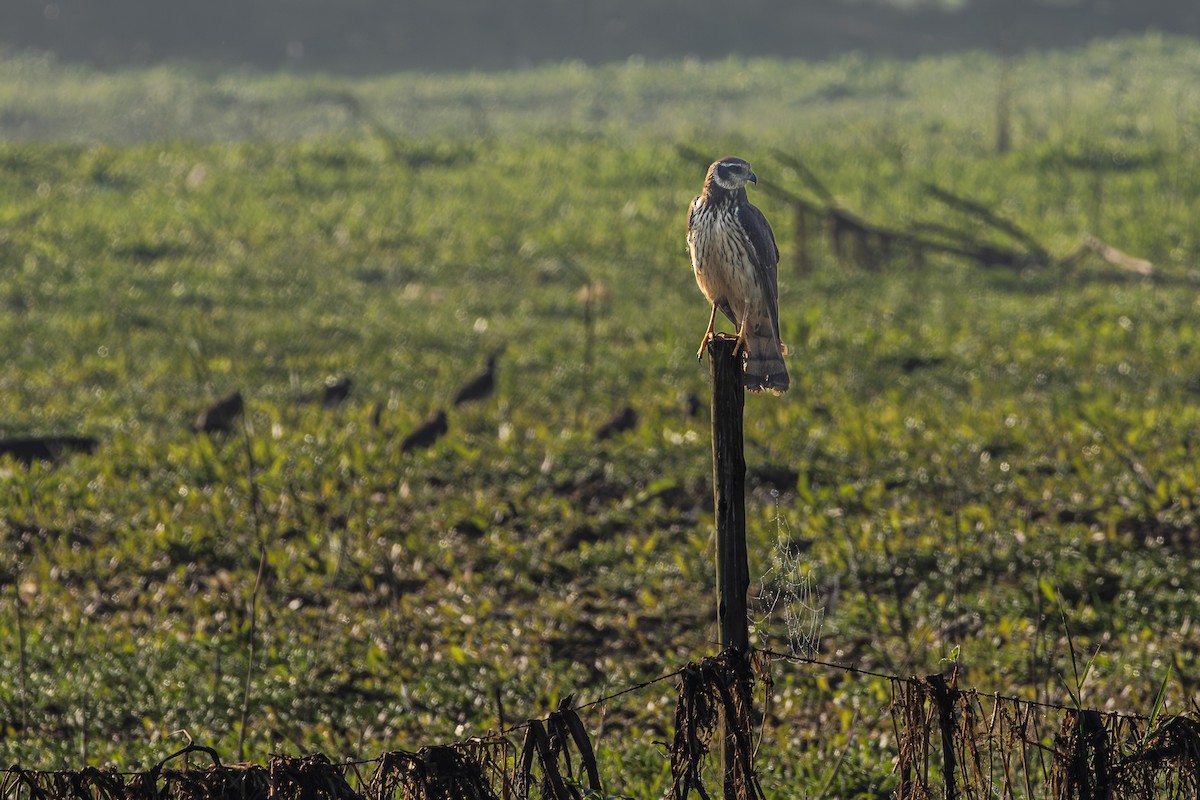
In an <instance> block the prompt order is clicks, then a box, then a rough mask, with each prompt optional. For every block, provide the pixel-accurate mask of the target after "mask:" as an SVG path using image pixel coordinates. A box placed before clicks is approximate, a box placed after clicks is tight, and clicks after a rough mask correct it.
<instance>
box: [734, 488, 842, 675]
mask: <svg viewBox="0 0 1200 800" xmlns="http://www.w3.org/2000/svg"><path fill="white" fill-rule="evenodd" d="M771 494H772V496H774V497H775V498H776V513H775V519H774V522H775V547H774V548H773V549H772V550H771V564H770V566H769V567H768V568H767V571H766V572H765V573H764V574H763V576H762V578H761V579H760V580H759V590H758V596H757V597H755V598H752V608H753V614H755V615H757V616H754V617H753V618H752V619H751V624H752V626H753V633H754V635H755V636H756V637H757V639H758V646H759V647H762V648H765V649H768V650H779V651H782V652H787V653H788V654H790V655H794V656H800V657H802V658H815V657H816V656H817V655H818V653H819V651H820V646H821V626H822V624H823V623H824V621H825V606H824V604H823V603H822V597H821V592H820V589H819V588H818V587H817V586H816V585H815V584H814V583H813V579H812V572H811V570H810V569H809V568H808V561H807V560H806V559H805V558H804V551H805V550H806V549H807V547H806V546H805V545H806V543H805V542H804V541H803V540H797V539H794V538H793V537H792V535H791V533H792V532H791V529H790V528H789V527H788V524H787V520H785V519H783V517H782V516H780V515H779V500H778V497H779V493H778V492H777V491H773V492H771ZM781 643H782V644H783V645H784V647H780V646H779V645H780V644H781Z"/></svg>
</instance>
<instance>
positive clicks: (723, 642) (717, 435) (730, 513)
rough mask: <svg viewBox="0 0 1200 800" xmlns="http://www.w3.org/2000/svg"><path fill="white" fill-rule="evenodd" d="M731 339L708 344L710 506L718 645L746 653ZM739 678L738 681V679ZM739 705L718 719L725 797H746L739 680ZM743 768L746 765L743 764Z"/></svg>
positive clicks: (745, 570)
mask: <svg viewBox="0 0 1200 800" xmlns="http://www.w3.org/2000/svg"><path fill="white" fill-rule="evenodd" d="M734 344H735V342H734V340H733V339H732V338H720V337H713V338H712V339H711V340H710V341H709V345H708V363H709V365H710V366H709V370H710V371H709V374H710V377H711V379H712V444H713V508H714V511H715V517H716V525H717V548H716V561H717V644H718V646H719V647H720V649H721V650H722V651H723V650H726V649H727V648H731V647H732V648H736V650H737V652H738V653H741V654H742V655H743V656H745V655H746V654H747V653H748V651H749V648H750V630H749V623H748V615H747V611H746V595H747V593H748V592H749V591H750V569H749V565H748V562H747V555H746V456H745V453H744V451H743V447H742V409H743V407H744V404H745V397H746V392H745V388H744V386H743V384H742V380H743V377H742V374H743V373H742V358H741V356H740V355H739V354H735V353H734ZM739 683H740V682H739ZM736 691H737V692H738V693H739V694H740V695H741V698H740V699H741V701H742V702H739V703H738V704H737V705H738V707H739V708H740V709H744V716H745V717H746V718H745V719H740V720H728V719H726V718H725V716H724V715H722V719H721V728H720V736H721V743H722V746H721V771H722V775H723V788H724V796H725V800H740V798H744V797H745V796H746V781H745V777H746V776H745V775H739V774H738V772H739V771H738V769H737V768H736V761H737V757H736V755H735V753H734V748H735V741H734V730H736V728H735V727H734V726H745V727H748V726H749V710H750V687H749V686H747V685H739V686H737V687H736ZM744 768H749V765H745V767H744Z"/></svg>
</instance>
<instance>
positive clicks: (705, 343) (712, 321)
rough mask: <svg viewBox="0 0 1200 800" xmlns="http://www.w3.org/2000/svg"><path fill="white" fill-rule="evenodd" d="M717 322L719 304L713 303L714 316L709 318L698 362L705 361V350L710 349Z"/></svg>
mask: <svg viewBox="0 0 1200 800" xmlns="http://www.w3.org/2000/svg"><path fill="white" fill-rule="evenodd" d="M716 321H717V304H716V303H713V307H712V314H709V316H708V330H706V331H705V332H704V339H703V340H702V341H701V342H700V349H699V350H697V351H696V360H697V361H703V360H704V348H706V347H708V340H709V339H711V338H712V335H713V325H715V324H716Z"/></svg>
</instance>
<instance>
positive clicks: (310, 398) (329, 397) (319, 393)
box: [296, 375, 354, 408]
mask: <svg viewBox="0 0 1200 800" xmlns="http://www.w3.org/2000/svg"><path fill="white" fill-rule="evenodd" d="M353 383H354V381H352V380H350V377H349V376H348V375H347V376H344V377H341V378H339V379H337V380H336V381H326V382H325V384H324V385H323V386H322V387H321V388H320V389H314V390H313V391H311V392H304V393H303V394H301V395H299V396H298V397H297V398H296V402H297V403H320V404H321V405H323V406H325V408H337V407H338V406H340V405H341V404H342V403H343V402H344V401H345V399H346V398H347V397H349V396H350V387H351V386H352V385H353Z"/></svg>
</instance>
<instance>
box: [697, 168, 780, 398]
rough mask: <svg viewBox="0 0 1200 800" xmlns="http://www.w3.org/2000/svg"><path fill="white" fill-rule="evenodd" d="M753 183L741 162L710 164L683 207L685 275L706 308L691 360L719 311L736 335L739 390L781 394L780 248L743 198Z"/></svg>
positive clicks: (750, 172) (763, 219)
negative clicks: (691, 276)
mask: <svg viewBox="0 0 1200 800" xmlns="http://www.w3.org/2000/svg"><path fill="white" fill-rule="evenodd" d="M757 182H758V176H756V175H755V174H754V170H752V169H751V168H750V164H749V163H748V162H747V161H745V160H743V159H740V158H734V157H729V158H723V159H721V160H720V161H715V162H713V164H712V166H710V167H709V168H708V175H706V176H705V178H704V190H703V191H702V192H701V193H700V196H699V197H697V198H696V199H695V200H693V201H692V205H691V207H690V208H689V209H688V224H687V243H688V251H689V253H690V254H691V257H692V269H693V270H694V272H695V274H696V283H697V284H698V285H699V286H700V291H701V292H703V293H704V296H705V297H706V298H708V302H710V303H712V314H711V315H710V316H709V318H708V329H707V330H706V331H705V332H704V340H703V341H702V342H701V343H700V350H699V351H698V352H697V353H696V357H697V358H702V357H703V356H704V348H705V347H706V346H707V345H708V341H709V339H710V338H711V337H712V335H713V323H714V322H715V321H716V317H717V309H720V310H721V313H722V314H724V315H725V316H726V317H728V318H729V321H730V322H732V323H733V325H734V327H735V328H736V329H737V351H740V352H742V353H743V354H744V358H745V366H744V370H745V377H744V379H743V383H744V385H745V387H746V389H747V390H748V391H751V392H760V391H763V390H764V389H765V390H767V391H769V392H772V393H774V394H782V393H783V392H785V391H787V388H788V384H789V383H790V381H789V378H788V373H787V367H786V366H785V365H784V363H783V356H784V354H785V353H786V352H787V348H786V347H785V346H784V345H783V343H782V342H780V341H779V285H778V265H779V248H778V247H777V246H776V244H775V234H774V233H772V232H771V225H770V224H769V223H768V222H767V218H766V217H764V216H763V213H762V212H761V211H759V210H758V209H757V208H755V207H754V206H753V205H752V204H751V203H750V200H749V199H748V198H747V196H746V184H747V183H757Z"/></svg>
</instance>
